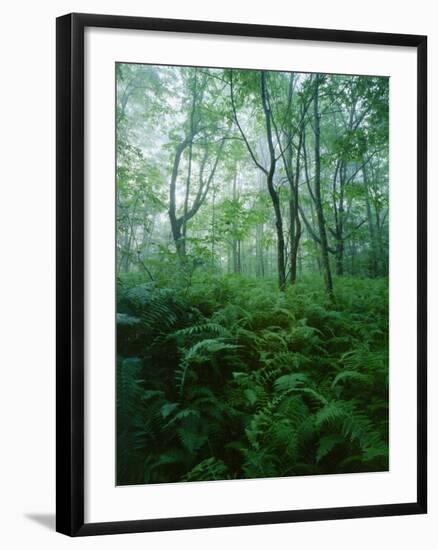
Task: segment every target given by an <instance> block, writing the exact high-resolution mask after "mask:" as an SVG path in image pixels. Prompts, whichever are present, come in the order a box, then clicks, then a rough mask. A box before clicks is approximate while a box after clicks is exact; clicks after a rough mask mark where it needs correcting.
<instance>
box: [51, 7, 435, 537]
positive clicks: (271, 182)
mask: <svg viewBox="0 0 438 550" xmlns="http://www.w3.org/2000/svg"><path fill="white" fill-rule="evenodd" d="M426 52H427V50H426V37H424V36H413V35H400V34H386V33H368V32H353V31H338V30H321V29H308V28H292V27H275V26H264V25H247V24H234V23H220V22H206V21H182V20H170V19H151V18H140V17H121V16H109V15H89V14H69V15H65V16H63V17H60V18H58V20H57V530H58V531H59V532H61V533H64V534H66V535H70V536H83V535H97V534H111V533H128V532H140V531H159V530H173V529H195V528H204V527H222V526H237V525H253V524H263V523H283V522H297V521H316V520H328V519H342V518H361V517H373V516H390V515H402V514H421V513H426V502H427V484H426V459H427V449H426V148H427V142H426V100H427V94H426V65H427V58H426V55H427V53H426Z"/></svg>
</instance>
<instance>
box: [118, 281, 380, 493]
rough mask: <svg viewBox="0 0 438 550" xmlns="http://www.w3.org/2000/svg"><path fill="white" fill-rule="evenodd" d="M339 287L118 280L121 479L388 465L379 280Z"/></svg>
mask: <svg viewBox="0 0 438 550" xmlns="http://www.w3.org/2000/svg"><path fill="white" fill-rule="evenodd" d="M143 279H144V277H143ZM339 282H340V281H339ZM335 285H336V281H335ZM335 288H336V293H337V302H336V306H334V305H333V304H332V302H331V301H330V300H329V299H328V298H327V295H326V293H324V291H323V290H322V289H321V285H320V281H319V280H318V278H316V277H314V278H309V279H308V280H305V281H303V282H300V283H297V284H296V285H295V286H294V287H290V288H288V289H287V290H286V291H285V292H283V293H280V292H279V291H278V289H277V287H276V284H275V281H273V280H263V281H261V280H255V279H249V278H242V277H236V276H233V275H231V276H227V277H214V276H211V275H210V276H208V277H207V276H201V277H199V278H198V279H196V280H195V281H192V284H191V286H190V287H189V288H187V289H184V291H182V290H181V289H180V288H176V287H171V286H170V285H169V286H162V287H157V286H156V285H155V284H154V283H152V282H150V281H149V282H144V280H143V281H142V276H139V275H131V276H124V277H122V278H120V279H119V286H118V311H119V313H118V318H117V321H118V358H117V396H118V440H117V441H118V483H119V484H137V483H162V482H176V481H200V480H219V479H235V478H257V477H276V476H292V475H313V474H328V473H346V472H360V471H367V472H369V471H379V470H385V469H387V467H388V445H387V442H388V369H387V362H388V356H387V354H388V340H387V334H388V326H387V281H386V280H385V279H377V280H370V279H368V280H365V279H358V278H343V279H342V284H339V285H338V286H336V287H335Z"/></svg>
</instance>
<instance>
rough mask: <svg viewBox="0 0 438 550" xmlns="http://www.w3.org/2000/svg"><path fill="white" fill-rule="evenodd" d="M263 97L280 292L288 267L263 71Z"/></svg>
mask: <svg viewBox="0 0 438 550" xmlns="http://www.w3.org/2000/svg"><path fill="white" fill-rule="evenodd" d="M261 95H262V104H263V112H264V114H265V122H266V136H267V141H268V149H269V157H270V166H269V170H268V172H267V174H266V183H267V186H268V191H269V195H270V197H271V201H272V205H273V207H274V214H275V229H276V232H277V270H278V286H279V288H280V290H284V289H285V287H286V266H285V258H284V235H283V218H282V214H281V207H280V197H279V195H278V193H277V191H276V189H275V186H274V174H275V167H276V157H275V149H274V144H273V140H272V125H271V116H272V114H271V108H270V106H269V100H268V92H267V88H266V72H265V71H261Z"/></svg>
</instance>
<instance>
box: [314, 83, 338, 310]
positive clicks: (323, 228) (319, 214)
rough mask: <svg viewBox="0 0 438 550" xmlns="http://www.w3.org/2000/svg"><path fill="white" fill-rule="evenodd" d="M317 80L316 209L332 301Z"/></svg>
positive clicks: (328, 290)
mask: <svg viewBox="0 0 438 550" xmlns="http://www.w3.org/2000/svg"><path fill="white" fill-rule="evenodd" d="M314 78H315V97H314V99H313V115H314V117H313V118H314V121H313V123H314V133H315V184H314V194H315V208H316V218H317V221H318V231H319V239H320V243H321V245H320V246H321V263H322V268H323V273H324V284H325V289H326V291H327V294H328V295H329V296H330V298H331V299H333V298H334V295H333V281H332V274H331V270H330V260H329V252H328V241H327V231H326V225H325V218H324V212H323V208H322V198H321V151H320V114H319V80H320V75H319V74H316V75H315V76H314Z"/></svg>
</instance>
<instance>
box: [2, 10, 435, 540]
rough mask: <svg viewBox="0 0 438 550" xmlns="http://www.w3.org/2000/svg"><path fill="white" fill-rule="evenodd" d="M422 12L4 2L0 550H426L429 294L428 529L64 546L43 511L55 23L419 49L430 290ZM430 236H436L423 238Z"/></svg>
mask: <svg viewBox="0 0 438 550" xmlns="http://www.w3.org/2000/svg"><path fill="white" fill-rule="evenodd" d="M434 4H436V2H434V1H433V0H416V1H415V3H412V2H409V3H408V2H402V1H400V0H399V1H397V0H387V1H386V2H383V1H382V0H367V1H366V2H352V1H351V0H331V1H330V2H327V1H325V0H312V1H310V2H297V1H296V0H286V1H282V0H269V2H267V1H266V0H250V1H249V0H240V1H239V0H221V1H216V2H206V1H202V0H184V1H178V0H160V1H159V2H151V3H146V2H143V3H140V2H138V1H137V2H135V1H134V0H123V2H122V1H121V0H119V1H116V0H106V1H105V2H99V1H97V0H75V1H74V0H71V1H68V0H58V1H57V2H52V3H43V2H31V1H29V0H27V1H25V0H16V1H15V2H8V3H5V4H4V5H3V9H2V17H1V28H0V41H1V47H0V56H1V63H0V68H1V84H0V94H1V100H0V109H1V111H0V112H1V116H0V140H1V144H0V151H1V163H0V182H1V183H0V185H1V191H0V236H1V239H2V244H1V248H0V250H1V259H2V260H3V262H2V263H3V265H2V269H1V271H0V278H1V284H0V314H1V317H0V322H1V327H2V330H1V333H0V334H1V348H0V358H1V359H0V361H1V367H0V368H1V370H0V372H1V375H0V422H1V428H0V476H1V477H0V479H1V483H0V544H2V546H3V547H4V548H7V549H15V548H17V549H18V548H29V547H30V548H34V547H35V548H47V549H49V550H50V549H52V548H53V549H57V550H58V549H59V550H63V549H64V548H71V547H72V546H75V547H76V548H78V547H81V548H84V549H85V548H98V549H101V548H102V549H103V548H105V549H111V548H119V547H120V546H123V547H125V548H127V549H130V548H133V549H135V548H143V547H145V546H148V547H149V548H154V549H168V548H175V547H178V548H179V549H181V550H182V549H185V548H190V549H191V550H195V549H198V548H199V549H204V548H205V547H208V548H212V549H222V548H232V549H234V548H239V547H243V546H245V547H251V548H253V549H266V548H292V547H294V548H306V549H309V550H313V549H317V548H318V549H319V548H323V547H324V548H327V549H332V548H333V549H336V550H344V549H348V550H350V549H352V548H354V549H355V550H356V549H357V550H360V549H367V550H369V549H370V548H376V549H378V550H380V549H382V550H383V549H386V548H397V550H402V549H408V548H409V549H411V548H414V547H420V548H423V549H426V550H429V549H434V548H436V545H437V542H436V539H438V494H437V491H438V470H437V464H438V460H437V459H438V446H437V443H438V439H437V435H436V434H437V433H438V430H437V421H438V399H436V398H435V395H436V394H435V392H437V391H438V374H437V369H436V368H434V365H435V363H436V360H437V358H438V345H437V342H438V338H437V331H438V322H437V315H436V313H435V312H434V308H436V307H438V293H437V290H436V285H433V284H431V285H430V302H429V303H430V305H429V308H430V315H429V317H430V329H429V338H430V358H429V365H430V369H429V373H430V382H429V394H430V399H429V413H430V416H429V422H430V442H429V462H430V483H429V494H430V506H429V509H430V512H429V514H428V515H427V516H412V517H401V518H397V517H394V518H378V519H377V518H373V519H361V520H347V521H335V522H320V523H307V524H292V525H276V526H272V525H271V526H257V527H239V528H227V529H211V530H203V531H180V532H174V533H153V534H138V535H118V536H112V537H98V538H94V537H93V538H88V539H68V538H67V537H63V536H62V535H58V534H57V533H55V532H54V504H55V483H54V479H55V460H54V457H55V415H54V413H55V313H54V312H55V155H54V153H55V17H56V16H58V15H62V14H64V13H68V12H71V11H77V12H91V13H114V14H123V15H141V16H152V17H172V18H181V19H209V20H216V21H221V20H222V21H235V22H245V23H269V24H274V25H275V24H279V25H294V26H307V27H322V28H338V29H352V30H368V31H386V32H400V33H414V34H427V35H428V36H429V59H430V62H429V97H430V102H429V114H430V117H429V121H430V122H429V124H430V132H429V136H430V146H429V157H430V170H429V204H430V207H429V212H430V227H429V240H430V243H431V245H430V246H429V253H430V262H429V265H430V268H429V277H430V280H431V281H434V280H436V279H437V278H438V254H437V252H436V250H437V246H436V244H435V238H438V216H437V215H436V213H435V209H434V207H433V206H434V205H435V204H438V188H437V186H436V185H435V182H436V180H437V177H438V169H437V167H436V163H435V157H434V155H433V152H434V151H436V150H437V149H438V137H437V136H438V133H437V131H436V130H435V127H434V126H435V125H436V124H438V117H437V107H436V99H435V98H436V97H437V96H438V70H437V66H438V64H437V58H438V55H437V54H438V27H437V24H436V23H437V16H436V13H435V7H434ZM435 236H436V237H435Z"/></svg>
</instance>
